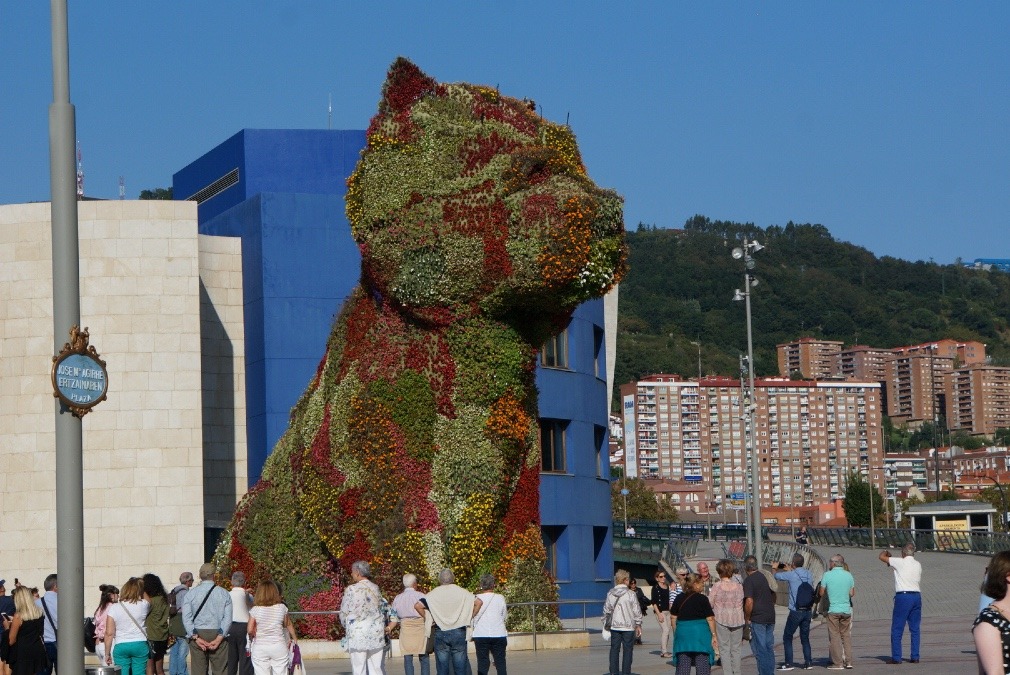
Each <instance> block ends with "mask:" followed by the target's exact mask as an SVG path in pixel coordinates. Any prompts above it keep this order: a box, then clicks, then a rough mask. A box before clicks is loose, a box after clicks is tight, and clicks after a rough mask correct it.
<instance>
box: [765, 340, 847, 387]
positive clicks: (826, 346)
mask: <svg viewBox="0 0 1010 675" xmlns="http://www.w3.org/2000/svg"><path fill="white" fill-rule="evenodd" d="M842 344H843V343H842V342H841V341H839V340H818V339H816V338H812V337H802V338H800V339H798V340H795V341H793V342H787V343H785V344H781V345H776V347H775V349H776V350H777V351H778V356H779V375H780V376H782V377H796V376H797V375H799V376H800V377H802V378H805V379H809V380H824V379H828V378H831V377H834V376H835V373H836V362H837V359H838V354H839V352H841V351H842Z"/></svg>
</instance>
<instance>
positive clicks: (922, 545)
mask: <svg viewBox="0 0 1010 675" xmlns="http://www.w3.org/2000/svg"><path fill="white" fill-rule="evenodd" d="M807 536H808V537H809V538H810V542H811V543H812V544H817V545H820V546H857V547H863V548H869V547H870V543H871V539H870V528H868V527H809V528H807ZM873 536H874V538H875V539H876V544H877V548H881V549H883V548H901V547H902V546H904V545H905V544H908V543H912V544H915V548H916V550H919V551H942V552H947V553H970V554H975V555H992V554H994V553H998V552H999V551H1006V550H1010V534H1007V533H1005V532H970V531H968V532H966V531H964V530H916V531H915V532H914V533H913V532H912V531H911V530H908V529H904V528H894V527H877V528H874V530H873Z"/></svg>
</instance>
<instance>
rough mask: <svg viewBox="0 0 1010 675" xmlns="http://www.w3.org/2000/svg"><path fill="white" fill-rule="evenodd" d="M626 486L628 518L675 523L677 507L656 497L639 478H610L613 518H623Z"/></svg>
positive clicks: (677, 516) (677, 517)
mask: <svg viewBox="0 0 1010 675" xmlns="http://www.w3.org/2000/svg"><path fill="white" fill-rule="evenodd" d="M611 471H613V469H611ZM625 488H627V490H628V497H627V504H628V513H627V517H628V520H658V521H664V522H669V523H675V522H677V520H678V519H679V515H678V514H677V509H676V507H674V506H673V505H671V504H670V502H668V501H667V500H665V499H659V500H657V499H656V493H654V492H653V491H652V490H650V489H649V487H648V485H646V483H645V481H644V480H642V479H641V478H629V479H627V480H626V481H625V480H612V481H611V482H610V505H611V512H612V513H613V517H614V520H623V519H624V516H625V513H624V503H625V501H624V499H625V498H624V495H622V494H621V490H623V489H625Z"/></svg>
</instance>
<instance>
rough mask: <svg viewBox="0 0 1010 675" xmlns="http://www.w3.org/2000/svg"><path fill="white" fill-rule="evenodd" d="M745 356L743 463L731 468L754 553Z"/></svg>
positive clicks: (741, 358)
mask: <svg viewBox="0 0 1010 675" xmlns="http://www.w3.org/2000/svg"><path fill="white" fill-rule="evenodd" d="M746 358H747V357H746V356H742V355H741V356H740V424H741V425H742V426H743V429H742V431H743V434H742V435H743V439H744V446H743V463H742V464H738V465H737V466H736V468H735V469H733V473H734V474H739V475H740V481H741V484H742V485H743V487H742V488H741V489H742V490H743V512H744V519H743V523H744V526H745V530H746V532H747V536H746V539H747V551H748V552H749V553H751V554H754V537H753V533H752V531H751V526H752V524H753V522H752V521H753V518H751V510H750V502H751V497H750V485H749V482H750V481H749V480H748V471H747V462H748V455H747V452H748V449H749V448H750V442H749V438H748V435H747V434H748V433H749V432H748V413H747V410H748V408H749V405H750V399H749V398H748V397H747V394H746V390H745V389H744V375H746V374H747V364H745V363H744V360H745V359H746ZM734 485H735V482H734ZM739 513H740V512H739V511H737V514H739Z"/></svg>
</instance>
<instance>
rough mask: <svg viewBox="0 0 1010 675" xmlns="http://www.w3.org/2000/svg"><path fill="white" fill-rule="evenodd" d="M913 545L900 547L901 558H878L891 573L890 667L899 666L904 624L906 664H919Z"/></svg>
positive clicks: (918, 575)
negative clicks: (908, 643)
mask: <svg viewBox="0 0 1010 675" xmlns="http://www.w3.org/2000/svg"><path fill="white" fill-rule="evenodd" d="M914 556H915V544H905V545H904V546H902V547H901V557H900V558H895V557H893V556H891V553H890V551H881V552H880V555H879V556H878V557H879V558H880V560H881V562H883V563H884V564H885V565H887V566H888V567H890V568H891V570H892V571H893V572H894V611H893V612H892V613H891V658H889V659H888V660H887V662H888V663H889V664H891V665H897V664H899V663H901V638H902V636H903V635H904V633H905V624H906V623H908V634H909V636H910V637H911V642H912V645H911V649H910V651H909V659H908V660H909V662H910V663H918V662H919V625H920V623H921V622H922V594H921V592H920V588H919V583H920V581H921V580H922V565H920V564H919V561H918V560H916V559H915V557H914Z"/></svg>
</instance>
